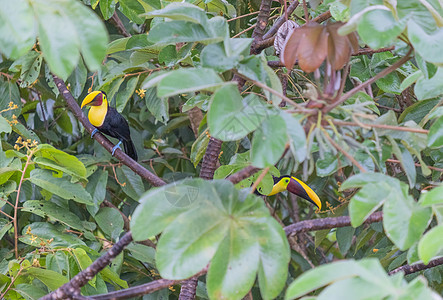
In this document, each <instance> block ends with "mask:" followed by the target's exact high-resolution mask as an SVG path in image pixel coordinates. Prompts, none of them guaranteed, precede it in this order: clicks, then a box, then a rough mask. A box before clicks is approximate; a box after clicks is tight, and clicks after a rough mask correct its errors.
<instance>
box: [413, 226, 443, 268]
mask: <svg viewBox="0 0 443 300" xmlns="http://www.w3.org/2000/svg"><path fill="white" fill-rule="evenodd" d="M442 235H443V225H438V226H436V227H434V228H432V229H431V230H429V231H428V232H427V233H426V234H425V235H424V236H423V238H422V239H421V240H420V242H419V243H418V255H419V257H420V259H421V260H422V261H423V262H424V263H425V264H428V263H429V261H430V260H431V259H432V258H433V257H434V256H436V255H437V254H439V253H440V252H441V251H442V250H443V244H442V243H441V237H442Z"/></svg>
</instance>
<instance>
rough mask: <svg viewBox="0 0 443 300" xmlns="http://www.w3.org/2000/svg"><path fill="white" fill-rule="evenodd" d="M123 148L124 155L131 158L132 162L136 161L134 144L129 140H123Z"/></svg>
mask: <svg viewBox="0 0 443 300" xmlns="http://www.w3.org/2000/svg"><path fill="white" fill-rule="evenodd" d="M123 147H125V153H126V154H127V155H128V156H129V157H130V158H132V159H133V160H135V161H137V159H138V156H137V151H135V146H134V143H133V142H132V141H131V140H128V141H126V140H123Z"/></svg>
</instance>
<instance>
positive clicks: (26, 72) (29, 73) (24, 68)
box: [9, 51, 42, 87]
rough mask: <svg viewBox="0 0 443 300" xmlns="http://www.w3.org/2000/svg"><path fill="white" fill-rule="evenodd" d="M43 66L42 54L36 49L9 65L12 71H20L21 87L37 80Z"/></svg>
mask: <svg viewBox="0 0 443 300" xmlns="http://www.w3.org/2000/svg"><path fill="white" fill-rule="evenodd" d="M41 66H42V55H41V54H40V53H38V52H36V51H29V52H28V53H27V54H25V55H23V56H22V57H20V58H19V59H17V60H16V61H14V63H13V64H12V65H11V66H10V67H9V70H10V71H12V72H20V80H21V82H20V87H28V86H30V85H32V84H33V83H34V81H36V80H37V77H38V75H40V68H41Z"/></svg>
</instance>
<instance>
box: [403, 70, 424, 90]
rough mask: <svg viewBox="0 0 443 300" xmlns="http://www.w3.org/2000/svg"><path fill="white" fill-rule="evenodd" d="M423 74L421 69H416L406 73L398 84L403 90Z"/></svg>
mask: <svg viewBox="0 0 443 300" xmlns="http://www.w3.org/2000/svg"><path fill="white" fill-rule="evenodd" d="M422 76H423V72H422V70H417V71H415V72H414V73H412V74H410V75H408V77H406V78H405V79H404V80H403V81H402V82H401V84H400V89H401V90H402V91H404V90H405V89H407V88H408V87H410V86H411V85H412V84H414V83H416V82H417V80H418V79H419V78H420V77H422Z"/></svg>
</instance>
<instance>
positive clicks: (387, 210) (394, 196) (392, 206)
mask: <svg viewBox="0 0 443 300" xmlns="http://www.w3.org/2000/svg"><path fill="white" fill-rule="evenodd" d="M431 216H432V214H431V209H430V208H423V207H421V206H420V205H419V204H417V202H415V200H414V199H413V198H412V197H411V196H410V195H408V187H407V186H406V184H404V183H401V188H400V189H398V190H396V192H395V193H391V197H389V199H388V200H387V201H386V202H385V204H384V206H383V227H384V228H385V230H386V233H387V235H388V237H389V238H390V239H391V240H392V241H393V242H394V244H395V245H396V246H397V247H398V248H399V249H400V250H406V249H408V248H409V247H411V246H412V245H413V244H414V243H415V242H416V241H418V240H419V239H420V237H421V235H422V234H423V232H424V231H425V229H426V228H427V227H428V224H429V222H430V221H431Z"/></svg>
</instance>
